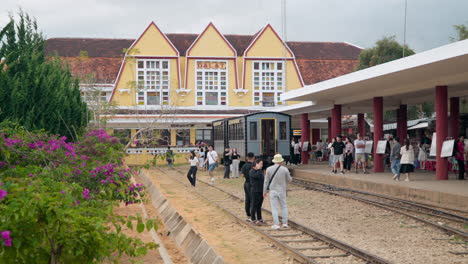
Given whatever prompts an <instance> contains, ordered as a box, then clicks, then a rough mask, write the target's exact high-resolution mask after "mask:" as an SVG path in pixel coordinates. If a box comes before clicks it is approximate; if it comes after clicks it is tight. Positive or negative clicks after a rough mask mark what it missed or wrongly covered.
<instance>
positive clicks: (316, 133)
mask: <svg viewBox="0 0 468 264" xmlns="http://www.w3.org/2000/svg"><path fill="white" fill-rule="evenodd" d="M319 139H320V128H312V140H311V141H312V144H314V145H315V144H317V142H318V141H319Z"/></svg>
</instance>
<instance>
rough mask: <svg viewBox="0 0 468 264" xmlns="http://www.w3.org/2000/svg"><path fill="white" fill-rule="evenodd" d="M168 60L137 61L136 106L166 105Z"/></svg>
mask: <svg viewBox="0 0 468 264" xmlns="http://www.w3.org/2000/svg"><path fill="white" fill-rule="evenodd" d="M169 89H170V71H169V60H158V59H144V60H140V59H139V60H137V91H138V93H137V104H138V105H161V104H162V105H168V104H169Z"/></svg>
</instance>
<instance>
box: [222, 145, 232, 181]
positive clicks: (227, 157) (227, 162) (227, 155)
mask: <svg viewBox="0 0 468 264" xmlns="http://www.w3.org/2000/svg"><path fill="white" fill-rule="evenodd" d="M223 163H224V179H229V174H230V172H231V150H230V149H229V146H226V147H225V148H224V153H223Z"/></svg>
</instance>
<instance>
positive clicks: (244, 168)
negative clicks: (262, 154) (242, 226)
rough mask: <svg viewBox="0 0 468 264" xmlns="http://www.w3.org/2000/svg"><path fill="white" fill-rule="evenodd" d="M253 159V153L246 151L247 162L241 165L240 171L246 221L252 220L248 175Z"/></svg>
mask: <svg viewBox="0 0 468 264" xmlns="http://www.w3.org/2000/svg"><path fill="white" fill-rule="evenodd" d="M254 160H255V155H254V154H253V153H252V152H249V153H247V162H246V163H245V164H244V165H243V166H242V168H241V173H242V174H243V175H244V177H245V183H244V192H245V212H246V213H247V221H249V222H250V221H252V218H251V215H250V211H251V207H252V206H251V200H252V197H251V194H250V176H249V172H250V169H252V163H253V161H254Z"/></svg>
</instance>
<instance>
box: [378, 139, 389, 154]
mask: <svg viewBox="0 0 468 264" xmlns="http://www.w3.org/2000/svg"><path fill="white" fill-rule="evenodd" d="M387 142H388V141H387V140H379V141H378V142H377V149H376V150H375V153H377V154H385V149H386V148H387Z"/></svg>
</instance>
